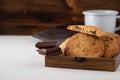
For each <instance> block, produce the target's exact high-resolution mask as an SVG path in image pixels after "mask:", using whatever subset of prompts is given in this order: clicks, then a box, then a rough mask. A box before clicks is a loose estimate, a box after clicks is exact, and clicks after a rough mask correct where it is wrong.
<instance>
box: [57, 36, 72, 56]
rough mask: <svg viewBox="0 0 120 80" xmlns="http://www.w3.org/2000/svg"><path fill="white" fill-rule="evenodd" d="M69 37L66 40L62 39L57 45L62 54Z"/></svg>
mask: <svg viewBox="0 0 120 80" xmlns="http://www.w3.org/2000/svg"><path fill="white" fill-rule="evenodd" d="M69 39H70V38H67V39H66V40H64V41H63V42H62V43H61V44H60V45H59V47H60V48H61V50H62V53H63V55H64V50H65V48H66V45H67V43H68V41H69Z"/></svg>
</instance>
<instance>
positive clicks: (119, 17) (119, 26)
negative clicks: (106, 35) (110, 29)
mask: <svg viewBox="0 0 120 80" xmlns="http://www.w3.org/2000/svg"><path fill="white" fill-rule="evenodd" d="M116 18H117V19H120V15H118V16H116ZM118 30H120V24H119V25H118V27H117V28H116V29H115V31H118Z"/></svg>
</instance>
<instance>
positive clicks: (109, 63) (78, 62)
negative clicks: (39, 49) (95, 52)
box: [45, 54, 120, 71]
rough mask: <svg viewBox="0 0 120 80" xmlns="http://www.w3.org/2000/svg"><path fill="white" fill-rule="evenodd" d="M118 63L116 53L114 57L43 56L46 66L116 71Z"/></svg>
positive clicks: (119, 55)
mask: <svg viewBox="0 0 120 80" xmlns="http://www.w3.org/2000/svg"><path fill="white" fill-rule="evenodd" d="M119 64H120V54H118V55H117V56H115V57H114V58H84V57H69V56H45V66H46V67H62V68H77V69H91V70H104V71H116V69H117V68H118V66H119Z"/></svg>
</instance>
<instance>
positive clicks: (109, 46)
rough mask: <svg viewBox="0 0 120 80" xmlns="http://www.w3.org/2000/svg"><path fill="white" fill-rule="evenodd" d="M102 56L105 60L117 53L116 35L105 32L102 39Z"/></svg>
mask: <svg viewBox="0 0 120 80" xmlns="http://www.w3.org/2000/svg"><path fill="white" fill-rule="evenodd" d="M104 48H105V49H104V55H103V57H105V58H112V57H114V56H115V55H117V54H118V53H119V51H120V50H119V45H118V40H117V34H114V33H110V32H106V33H105V38H104Z"/></svg>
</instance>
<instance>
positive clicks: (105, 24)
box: [83, 10, 120, 32]
mask: <svg viewBox="0 0 120 80" xmlns="http://www.w3.org/2000/svg"><path fill="white" fill-rule="evenodd" d="M118 13H119V12H118V11H115V10H86V11H83V14H84V15H85V16H84V22H85V25H93V26H98V27H100V28H101V29H103V30H104V31H105V32H115V28H116V19H117V18H120V16H117V14H118Z"/></svg>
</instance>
